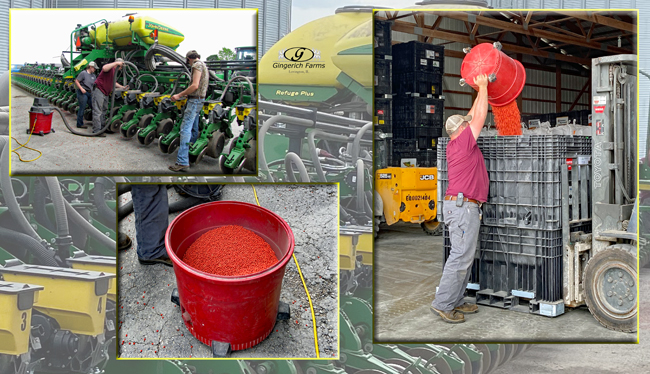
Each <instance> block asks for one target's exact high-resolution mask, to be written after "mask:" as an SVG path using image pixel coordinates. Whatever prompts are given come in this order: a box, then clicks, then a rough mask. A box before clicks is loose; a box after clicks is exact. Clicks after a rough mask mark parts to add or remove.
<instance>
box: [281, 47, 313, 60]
mask: <svg viewBox="0 0 650 374" xmlns="http://www.w3.org/2000/svg"><path fill="white" fill-rule="evenodd" d="M284 58H286V59H287V60H289V61H293V62H301V61H309V60H311V59H312V58H314V52H313V51H312V50H311V49H309V48H305V47H293V48H289V49H287V50H286V51H284Z"/></svg>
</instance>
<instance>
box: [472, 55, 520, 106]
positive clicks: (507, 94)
mask: <svg viewBox="0 0 650 374" xmlns="http://www.w3.org/2000/svg"><path fill="white" fill-rule="evenodd" d="M465 51H466V52H467V55H466V56H465V58H464V59H463V63H462V65H461V66H460V75H461V76H462V79H461V81H460V83H461V85H464V84H465V83H467V84H469V85H470V86H472V88H474V89H475V90H478V86H476V85H474V78H475V77H476V76H477V75H480V74H485V75H487V76H488V79H489V80H490V84H488V102H489V103H490V105H492V106H504V105H506V104H510V103H511V102H512V101H514V100H515V99H516V98H517V96H519V94H520V93H521V91H522V90H523V89H524V85H525V84H526V70H525V69H524V66H523V65H522V64H521V62H519V61H517V60H514V59H512V58H510V57H508V56H507V55H506V54H505V53H503V52H501V43H499V42H496V43H493V44H490V43H481V44H479V45H477V46H475V47H472V48H471V49H469V48H467V49H465Z"/></svg>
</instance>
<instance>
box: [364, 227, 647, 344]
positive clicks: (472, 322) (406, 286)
mask: <svg viewBox="0 0 650 374" xmlns="http://www.w3.org/2000/svg"><path fill="white" fill-rule="evenodd" d="M442 262H443V247H442V236H438V237H432V236H428V235H426V234H425V233H424V232H423V231H422V229H421V228H420V226H419V225H414V224H405V223H398V224H396V225H393V226H386V225H382V226H381V228H380V232H379V236H378V238H377V239H376V240H375V274H374V276H375V278H374V279H375V289H374V290H375V309H374V311H375V314H374V317H375V321H374V334H375V341H377V342H494V343H496V342H517V341H519V342H635V341H636V334H627V333H621V332H616V331H612V330H608V329H606V328H605V327H603V326H601V325H600V323H598V321H596V320H595V319H594V318H593V317H592V316H591V314H590V313H589V310H588V309H587V308H586V307H580V308H576V309H570V310H568V311H567V312H566V313H565V314H563V315H561V316H559V317H556V318H548V317H544V316H540V315H533V314H528V313H521V312H515V311H510V310H506V309H500V308H495V307H488V306H483V305H480V306H479V313H478V314H470V315H467V316H465V319H466V322H465V323H461V324H448V323H445V322H443V321H442V320H441V319H440V317H438V316H437V315H434V314H433V313H432V312H431V311H430V310H429V305H430V304H431V301H432V300H433V299H434V297H435V291H436V286H438V284H439V282H440V277H441V275H442V267H443V263H442ZM648 281H650V280H648Z"/></svg>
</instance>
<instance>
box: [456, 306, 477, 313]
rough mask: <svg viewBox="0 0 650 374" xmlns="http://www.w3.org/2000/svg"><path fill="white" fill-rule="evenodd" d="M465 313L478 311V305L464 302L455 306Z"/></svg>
mask: <svg viewBox="0 0 650 374" xmlns="http://www.w3.org/2000/svg"><path fill="white" fill-rule="evenodd" d="M454 310H457V311H459V312H461V313H463V314H472V313H478V306H477V305H476V304H470V303H464V304H462V305H459V306H457V307H455V308H454Z"/></svg>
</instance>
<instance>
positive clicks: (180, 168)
mask: <svg viewBox="0 0 650 374" xmlns="http://www.w3.org/2000/svg"><path fill="white" fill-rule="evenodd" d="M189 168H190V165H181V164H174V165H171V166H170V167H169V170H171V171H184V170H185V169H189Z"/></svg>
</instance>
